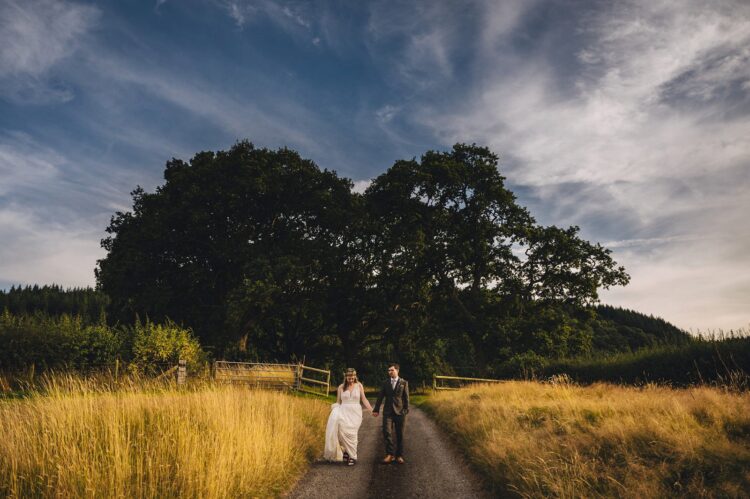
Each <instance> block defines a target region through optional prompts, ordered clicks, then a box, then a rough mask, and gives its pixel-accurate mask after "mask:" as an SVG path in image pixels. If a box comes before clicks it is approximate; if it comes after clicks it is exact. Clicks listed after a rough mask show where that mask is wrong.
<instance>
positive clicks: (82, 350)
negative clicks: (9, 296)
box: [0, 309, 122, 371]
mask: <svg viewBox="0 0 750 499" xmlns="http://www.w3.org/2000/svg"><path fill="white" fill-rule="evenodd" d="M121 347H122V342H121V338H120V337H119V336H118V334H117V333H116V331H114V330H113V329H111V328H109V327H108V326H106V325H103V324H93V325H87V324H85V322H84V320H83V318H82V317H81V316H71V315H67V314H63V315H61V316H59V317H52V316H48V315H46V314H42V313H40V312H37V313H35V314H33V315H13V314H11V313H10V312H9V311H8V310H7V309H6V310H5V311H4V313H3V314H2V316H0V370H2V371H18V370H21V369H25V368H27V367H29V366H31V365H35V366H36V367H37V368H42V369H44V368H49V369H63V368H73V369H86V368H94V367H101V366H106V365H111V364H112V363H113V362H114V361H115V359H117V358H118V355H119V354H120V350H121Z"/></svg>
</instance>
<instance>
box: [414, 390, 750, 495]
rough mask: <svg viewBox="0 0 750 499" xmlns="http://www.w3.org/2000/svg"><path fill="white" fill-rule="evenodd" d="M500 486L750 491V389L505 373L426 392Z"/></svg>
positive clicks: (570, 491) (602, 491)
mask: <svg viewBox="0 0 750 499" xmlns="http://www.w3.org/2000/svg"><path fill="white" fill-rule="evenodd" d="M423 407H425V408H427V410H429V411H430V412H431V413H433V414H434V416H435V417H436V419H437V420H438V421H439V423H440V424H441V425H442V426H443V427H444V428H446V429H448V430H449V431H452V432H454V434H455V436H456V437H457V438H458V440H459V442H460V443H461V444H462V445H463V446H464V448H465V450H466V452H467V454H468V455H469V456H470V459H471V460H472V461H473V462H474V463H475V464H476V465H477V466H478V467H479V468H480V470H482V471H483V472H484V474H485V475H486V477H487V478H488V479H489V481H490V482H491V484H492V485H493V486H494V488H495V489H496V490H497V492H498V493H500V494H510V495H516V496H521V497H565V498H568V497H570V498H574V497H576V498H577V497H634V498H635V497H638V498H642V497H670V496H674V497H748V496H750V395H748V394H739V393H729V392H726V391H721V390H717V389H715V388H690V389H671V388H666V387H657V386H646V387H644V388H634V387H622V386H614V385H608V384H595V385H592V386H588V387H580V386H575V385H571V384H568V383H563V384H558V385H550V384H542V383H537V382H521V381H518V382H508V383H503V384H500V385H492V386H488V385H480V386H476V387H472V388H467V389H464V390H461V391H456V392H443V393H438V394H436V395H434V396H431V397H429V398H428V399H427V401H426V402H425V403H424V405H423Z"/></svg>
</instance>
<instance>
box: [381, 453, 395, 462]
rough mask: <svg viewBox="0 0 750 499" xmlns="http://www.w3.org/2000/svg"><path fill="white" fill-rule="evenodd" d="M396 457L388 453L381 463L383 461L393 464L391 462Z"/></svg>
mask: <svg viewBox="0 0 750 499" xmlns="http://www.w3.org/2000/svg"><path fill="white" fill-rule="evenodd" d="M394 459H395V458H394V457H393V456H391V455H390V454H388V455H387V456H385V458H384V459H383V460H382V461H381V463H383V464H391V463H392V462H393V460H394Z"/></svg>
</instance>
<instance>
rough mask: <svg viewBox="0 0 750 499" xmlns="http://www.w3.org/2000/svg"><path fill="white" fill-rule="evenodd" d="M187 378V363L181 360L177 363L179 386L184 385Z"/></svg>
mask: <svg viewBox="0 0 750 499" xmlns="http://www.w3.org/2000/svg"><path fill="white" fill-rule="evenodd" d="M186 378H187V361H186V360H185V359H180V361H179V362H178V363H177V384H178V385H184V384H185V379H186Z"/></svg>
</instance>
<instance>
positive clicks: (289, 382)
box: [214, 360, 331, 396]
mask: <svg viewBox="0 0 750 499" xmlns="http://www.w3.org/2000/svg"><path fill="white" fill-rule="evenodd" d="M214 379H215V380H216V381H218V382H222V383H242V384H249V385H253V386H258V387H263V388H276V389H281V390H297V391H301V392H306V393H313V394H315V395H322V396H327V395H328V391H329V389H330V386H331V372H330V371H327V370H325V369H317V368H315V367H310V366H305V365H303V364H271V363H267V362H229V361H226V360H218V361H216V362H215V363H214Z"/></svg>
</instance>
